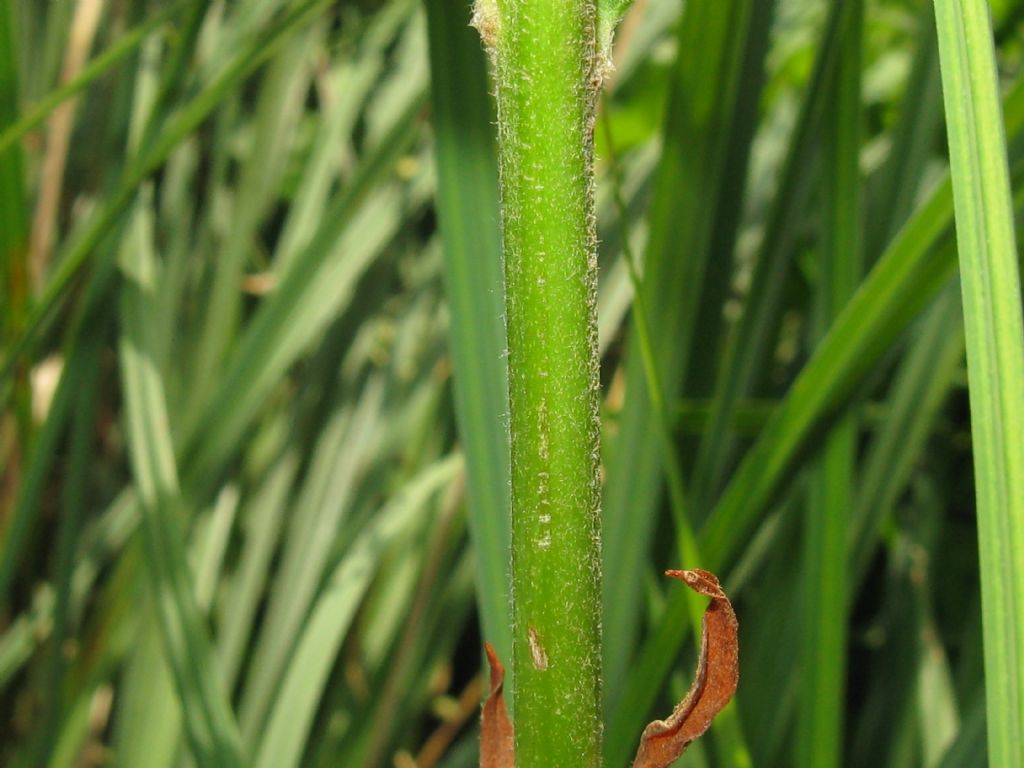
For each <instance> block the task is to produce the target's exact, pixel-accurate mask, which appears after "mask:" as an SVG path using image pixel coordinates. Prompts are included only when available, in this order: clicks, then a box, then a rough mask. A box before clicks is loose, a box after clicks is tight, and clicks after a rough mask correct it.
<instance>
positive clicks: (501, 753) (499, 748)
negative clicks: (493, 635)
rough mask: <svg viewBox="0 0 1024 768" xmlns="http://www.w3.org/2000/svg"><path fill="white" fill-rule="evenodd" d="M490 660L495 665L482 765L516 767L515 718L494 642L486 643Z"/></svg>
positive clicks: (485, 718) (485, 720)
mask: <svg viewBox="0 0 1024 768" xmlns="http://www.w3.org/2000/svg"><path fill="white" fill-rule="evenodd" d="M484 651H486V653H487V663H488V665H489V666H490V668H491V692H490V695H488V697H487V700H486V701H485V702H484V709H483V715H482V717H481V723H480V768H515V764H516V757H515V742H514V740H513V737H512V721H511V720H509V717H508V708H507V707H506V706H505V697H504V696H503V695H502V693H503V688H504V685H505V667H503V666H502V665H501V661H499V659H498V654H497V653H496V652H495V651H494V646H492V645H491V644H490V643H484Z"/></svg>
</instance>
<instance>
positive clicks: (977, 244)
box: [935, 0, 1024, 766]
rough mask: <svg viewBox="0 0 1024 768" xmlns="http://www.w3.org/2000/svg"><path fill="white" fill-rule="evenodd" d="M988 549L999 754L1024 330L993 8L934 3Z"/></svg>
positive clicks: (1011, 692)
mask: <svg viewBox="0 0 1024 768" xmlns="http://www.w3.org/2000/svg"><path fill="white" fill-rule="evenodd" d="M935 11H936V23H937V26H938V31H939V62H940V66H941V69H942V87H943V96H944V103H945V106H946V126H947V131H948V134H949V153H950V173H951V176H952V179H953V199H954V207H955V214H956V230H957V244H958V248H959V258H960V272H961V289H962V294H963V308H964V326H965V331H966V338H967V368H968V378H969V391H970V402H971V433H972V437H973V448H974V474H975V494H976V496H977V504H978V538H979V549H980V557H981V586H982V591H981V594H982V608H983V616H984V623H983V626H984V655H985V686H986V700H987V709H988V741H989V760H990V761H991V763H992V764H993V765H1007V766H1009V765H1021V751H1020V749H1021V744H1024V441H1022V440H1021V436H1022V435H1024V328H1022V324H1024V321H1022V314H1021V298H1020V273H1019V267H1018V263H1017V246H1016V240H1015V233H1014V219H1013V206H1012V200H1011V195H1010V182H1009V171H1008V167H1007V159H1006V139H1005V134H1004V132H1003V124H1002V120H1001V115H1000V104H999V93H998V85H997V79H996V68H995V52H994V50H993V42H992V28H991V22H990V19H989V9H988V4H987V3H985V2H983V1H982V0H936V3H935Z"/></svg>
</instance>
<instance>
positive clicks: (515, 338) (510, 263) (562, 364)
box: [476, 0, 601, 768]
mask: <svg viewBox="0 0 1024 768" xmlns="http://www.w3.org/2000/svg"><path fill="white" fill-rule="evenodd" d="M476 18H477V24H478V26H479V28H480V29H481V31H482V33H483V36H484V40H485V42H486V43H487V44H488V47H489V48H490V49H491V51H492V54H493V56H494V60H495V65H496V66H495V70H496V82H497V95H498V136H499V153H498V154H499V166H500V170H501V191H502V225H503V228H504V229H503V234H504V255H505V307H506V322H507V329H508V365H509V410H510V436H511V458H512V461H511V473H512V474H511V477H512V580H513V587H512V590H513V620H514V627H513V669H514V672H515V679H516V686H515V693H514V696H515V699H514V701H515V712H516V728H515V730H516V764H517V765H518V766H519V767H520V768H532V766H538V767H539V766H552V765H557V766H564V767H565V768H570V767H571V766H598V765H600V764H601V645H600V605H601V603H600V597H601V593H600V523H599V514H600V513H599V505H600V496H599V476H598V457H599V453H598V451H599V436H600V424H599V419H598V392H599V380H598V358H597V317H596V298H597V297H596V294H597V258H596V234H595V228H594V213H593V209H594V202H593V127H594V114H595V106H596V104H595V99H596V93H597V85H598V82H597V81H598V79H599V76H600V70H599V67H598V64H597V61H598V59H597V56H596V42H595V41H596V38H595V35H596V31H595V29H596V27H595V25H596V8H595V6H594V3H593V2H591V1H590V0H573V1H572V2H555V1H554V0H498V2H497V3H493V2H491V3H486V2H483V3H481V4H479V5H478V7H477V17H476Z"/></svg>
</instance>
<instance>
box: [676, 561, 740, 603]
mask: <svg viewBox="0 0 1024 768" xmlns="http://www.w3.org/2000/svg"><path fill="white" fill-rule="evenodd" d="M665 575H666V576H671V577H672V578H673V579H680V580H681V581H684V582H685V583H686V586H688V587H689V588H690V589H692V590H693V591H694V592H696V593H698V594H701V595H706V596H707V597H715V598H718V599H725V591H724V590H723V589H722V585H721V583H720V582H719V581H718V577H717V576H715V574H713V573H711V571H705V570H704V569H703V568H691V569H690V570H686V571H665Z"/></svg>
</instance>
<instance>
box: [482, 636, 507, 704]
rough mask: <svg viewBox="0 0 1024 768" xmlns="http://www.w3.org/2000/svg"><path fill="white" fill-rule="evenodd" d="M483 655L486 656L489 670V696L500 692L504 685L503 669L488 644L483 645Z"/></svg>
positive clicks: (496, 655)
mask: <svg viewBox="0 0 1024 768" xmlns="http://www.w3.org/2000/svg"><path fill="white" fill-rule="evenodd" d="M484 653H486V654H487V666H488V667H490V669H491V695H492V696H493V695H494V694H495V693H497V692H498V691H500V690H501V686H502V685H504V683H505V667H504V666H503V665H502V663H501V659H499V658H498V652H497V651H496V650H494V646H493V645H491V644H490V643H487V642H485V643H484Z"/></svg>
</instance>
